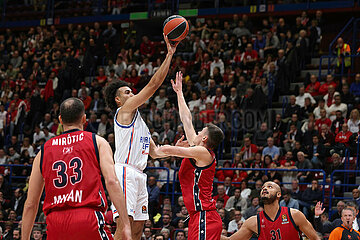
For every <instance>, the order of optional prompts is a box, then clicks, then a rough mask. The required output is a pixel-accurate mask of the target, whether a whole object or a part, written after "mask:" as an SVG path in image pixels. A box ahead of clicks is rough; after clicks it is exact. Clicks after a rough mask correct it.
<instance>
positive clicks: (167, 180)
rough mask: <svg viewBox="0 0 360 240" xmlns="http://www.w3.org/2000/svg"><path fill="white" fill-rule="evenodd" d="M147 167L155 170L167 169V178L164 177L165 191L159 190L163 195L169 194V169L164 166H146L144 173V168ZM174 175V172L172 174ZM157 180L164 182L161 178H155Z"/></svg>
mask: <svg viewBox="0 0 360 240" xmlns="http://www.w3.org/2000/svg"><path fill="white" fill-rule="evenodd" d="M148 169H155V170H166V171H167V179H166V191H165V192H160V193H163V194H165V195H169V184H170V170H169V169H168V168H166V167H147V168H146V169H145V170H144V172H145V173H146V170H148ZM174 175H175V174H174ZM157 181H158V182H164V181H163V180H157Z"/></svg>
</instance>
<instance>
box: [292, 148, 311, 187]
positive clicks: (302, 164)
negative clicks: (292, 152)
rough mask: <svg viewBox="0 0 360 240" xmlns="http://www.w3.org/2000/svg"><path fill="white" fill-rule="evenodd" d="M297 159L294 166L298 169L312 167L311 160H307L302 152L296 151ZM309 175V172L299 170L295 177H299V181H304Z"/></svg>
mask: <svg viewBox="0 0 360 240" xmlns="http://www.w3.org/2000/svg"><path fill="white" fill-rule="evenodd" d="M297 159H298V162H296V164H295V166H296V167H297V168H298V169H312V164H311V162H310V161H309V159H306V158H305V155H304V153H303V152H298V153H297ZM310 176H311V174H310V172H299V173H298V174H297V178H298V179H299V181H300V182H306V181H307V180H308V179H309V177H310Z"/></svg>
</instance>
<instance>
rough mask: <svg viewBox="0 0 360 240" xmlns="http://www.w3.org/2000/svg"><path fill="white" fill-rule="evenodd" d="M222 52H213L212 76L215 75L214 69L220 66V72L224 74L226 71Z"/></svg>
mask: <svg viewBox="0 0 360 240" xmlns="http://www.w3.org/2000/svg"><path fill="white" fill-rule="evenodd" d="M220 57H221V54H220V52H217V53H214V54H213V59H214V60H213V61H212V62H211V64H210V77H214V69H215V67H218V68H219V69H220V74H221V75H222V76H223V75H224V72H225V67H224V62H223V61H222V60H221V59H220Z"/></svg>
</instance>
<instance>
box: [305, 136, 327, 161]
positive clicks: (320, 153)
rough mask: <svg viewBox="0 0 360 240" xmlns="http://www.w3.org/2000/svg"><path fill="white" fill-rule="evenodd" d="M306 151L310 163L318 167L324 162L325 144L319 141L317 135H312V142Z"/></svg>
mask: <svg viewBox="0 0 360 240" xmlns="http://www.w3.org/2000/svg"><path fill="white" fill-rule="evenodd" d="M308 153H309V158H310V159H311V163H312V164H314V165H315V166H318V167H319V166H322V165H323V164H324V158H325V156H326V155H325V154H326V149H325V146H324V145H323V144H322V143H320V140H319V136H317V135H314V136H313V137H312V144H311V145H310V146H309V148H308ZM298 168H299V167H298Z"/></svg>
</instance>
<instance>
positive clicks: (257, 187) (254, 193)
mask: <svg viewBox="0 0 360 240" xmlns="http://www.w3.org/2000/svg"><path fill="white" fill-rule="evenodd" d="M262 185H263V181H261V180H260V179H259V180H257V181H256V182H255V188H254V189H252V190H251V193H250V195H249V198H250V199H253V198H254V197H259V198H260V191H261V187H262Z"/></svg>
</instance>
